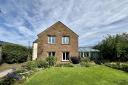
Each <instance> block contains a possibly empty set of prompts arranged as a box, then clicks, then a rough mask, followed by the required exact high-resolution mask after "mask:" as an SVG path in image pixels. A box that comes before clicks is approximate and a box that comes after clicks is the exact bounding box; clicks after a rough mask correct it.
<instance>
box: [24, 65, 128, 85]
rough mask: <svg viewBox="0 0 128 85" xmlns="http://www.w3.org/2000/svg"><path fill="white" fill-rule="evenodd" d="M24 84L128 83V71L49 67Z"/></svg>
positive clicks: (105, 68) (87, 84)
mask: <svg viewBox="0 0 128 85" xmlns="http://www.w3.org/2000/svg"><path fill="white" fill-rule="evenodd" d="M22 85H128V73H125V72H123V71H119V70H115V69H112V68H109V67H105V66H93V67H88V68H86V67H74V68H71V67H63V68H59V67H58V68H49V69H46V70H42V71H39V72H38V73H36V74H34V75H33V76H32V77H31V78H29V79H28V80H27V81H26V82H25V83H24V84H22Z"/></svg>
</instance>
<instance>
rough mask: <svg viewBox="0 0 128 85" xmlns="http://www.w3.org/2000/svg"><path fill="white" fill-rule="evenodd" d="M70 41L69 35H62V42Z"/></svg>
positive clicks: (67, 42)
mask: <svg viewBox="0 0 128 85" xmlns="http://www.w3.org/2000/svg"><path fill="white" fill-rule="evenodd" d="M69 43H70V37H69V36H63V37H62V44H69Z"/></svg>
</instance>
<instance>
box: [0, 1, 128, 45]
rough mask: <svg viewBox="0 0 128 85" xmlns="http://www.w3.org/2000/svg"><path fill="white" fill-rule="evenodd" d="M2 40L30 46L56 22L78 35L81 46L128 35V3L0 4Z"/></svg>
mask: <svg viewBox="0 0 128 85" xmlns="http://www.w3.org/2000/svg"><path fill="white" fill-rule="evenodd" d="M0 10H1V12H0V40H1V41H7V42H12V43H17V44H22V45H26V46H28V45H29V43H31V44H32V42H33V41H34V40H35V39H37V34H39V33H40V32H42V31H43V30H45V29H46V28H48V27H49V26H51V25H52V24H54V23H55V22H57V21H61V22H63V23H64V24H65V25H66V26H68V27H69V28H70V29H71V30H73V31H74V32H76V33H77V34H78V35H79V46H86V45H96V44H98V43H99V42H101V41H102V40H103V39H104V38H105V37H106V36H107V35H108V34H110V35H115V34H117V33H122V32H128V0H0Z"/></svg>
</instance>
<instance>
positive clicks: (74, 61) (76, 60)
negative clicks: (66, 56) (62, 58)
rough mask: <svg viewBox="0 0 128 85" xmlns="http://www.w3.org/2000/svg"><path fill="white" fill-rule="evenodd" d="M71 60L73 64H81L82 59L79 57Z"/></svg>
mask: <svg viewBox="0 0 128 85" xmlns="http://www.w3.org/2000/svg"><path fill="white" fill-rule="evenodd" d="M70 60H71V62H72V63H73V64H79V63H80V59H79V58H78V57H70Z"/></svg>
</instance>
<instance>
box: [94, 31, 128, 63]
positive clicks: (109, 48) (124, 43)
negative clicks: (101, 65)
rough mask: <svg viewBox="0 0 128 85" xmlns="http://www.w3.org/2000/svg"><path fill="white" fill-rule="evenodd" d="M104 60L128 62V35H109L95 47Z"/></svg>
mask: <svg viewBox="0 0 128 85" xmlns="http://www.w3.org/2000/svg"><path fill="white" fill-rule="evenodd" d="M95 48H97V49H99V50H100V53H101V55H102V58H103V59H104V60H109V61H128V34H127V33H123V34H117V35H114V36H111V35H109V36H108V37H107V38H106V39H104V40H103V41H102V42H101V43H99V44H98V45H96V46H95Z"/></svg>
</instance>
